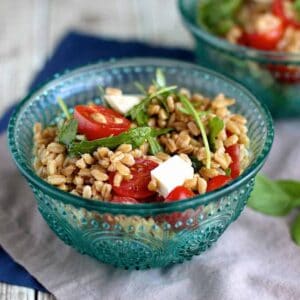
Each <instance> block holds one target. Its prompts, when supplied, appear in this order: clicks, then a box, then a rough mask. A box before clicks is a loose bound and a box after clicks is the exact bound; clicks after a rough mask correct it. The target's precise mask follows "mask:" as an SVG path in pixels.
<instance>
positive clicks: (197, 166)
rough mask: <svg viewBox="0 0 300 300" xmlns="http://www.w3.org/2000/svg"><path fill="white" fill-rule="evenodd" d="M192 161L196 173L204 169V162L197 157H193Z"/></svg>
mask: <svg viewBox="0 0 300 300" xmlns="http://www.w3.org/2000/svg"><path fill="white" fill-rule="evenodd" d="M190 160H191V162H192V167H193V169H194V171H195V173H197V172H198V171H199V170H200V169H201V168H202V167H203V164H202V162H201V161H200V160H199V159H198V158H197V157H196V156H191V157H190Z"/></svg>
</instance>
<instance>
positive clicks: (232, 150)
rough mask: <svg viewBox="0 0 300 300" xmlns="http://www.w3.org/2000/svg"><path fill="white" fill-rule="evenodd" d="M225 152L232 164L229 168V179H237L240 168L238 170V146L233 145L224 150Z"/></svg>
mask: <svg viewBox="0 0 300 300" xmlns="http://www.w3.org/2000/svg"><path fill="white" fill-rule="evenodd" d="M226 152H227V153H228V154H229V155H230V157H231V160H232V163H231V164H230V166H229V168H230V170H231V174H230V176H231V178H233V179H234V178H237V177H238V176H240V172H241V170H240V169H241V168H240V146H239V145H238V144H234V145H232V146H230V147H228V148H227V149H226Z"/></svg>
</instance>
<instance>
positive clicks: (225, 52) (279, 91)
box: [178, 0, 300, 118]
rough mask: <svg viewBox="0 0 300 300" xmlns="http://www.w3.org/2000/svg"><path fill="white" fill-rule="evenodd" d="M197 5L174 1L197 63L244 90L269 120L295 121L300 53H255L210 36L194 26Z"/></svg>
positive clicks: (299, 105) (299, 101)
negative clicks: (262, 107) (261, 104)
mask: <svg viewBox="0 0 300 300" xmlns="http://www.w3.org/2000/svg"><path fill="white" fill-rule="evenodd" d="M201 1H203V0H178V6H179V10H180V13H181V16H182V19H183V21H184V24H185V25H186V27H187V29H188V30H189V32H190V33H191V34H192V36H193V37H194V40H195V46H196V49H195V50H196V58H197V62H198V63H199V64H200V65H203V66H205V67H208V68H210V69H213V70H216V71H218V72H220V73H222V74H224V75H226V76H228V77H231V78H232V79H234V80H236V81H238V82H240V83H241V84H242V85H244V86H245V87H247V88H248V89H249V90H250V91H251V92H252V93H253V94H254V95H255V96H256V97H257V98H258V99H259V100H260V101H262V102H264V103H265V104H266V105H267V106H268V108H269V109H270V111H271V113H272V115H273V117H276V118H284V117H299V116H300V97H299V92H300V53H299V54H297V53H294V54H290V53H289V54H287V53H282V52H274V51H257V50H255V49H250V48H246V47H242V46H239V45H233V44H230V43H229V42H227V41H226V40H225V39H221V38H219V37H217V36H214V35H212V34H210V33H209V32H207V31H206V30H205V29H204V28H201V27H200V26H199V25H198V24H197V14H198V9H199V5H200V3H201ZM295 67H296V68H295ZM297 67H298V68H297ZM291 68H294V69H291Z"/></svg>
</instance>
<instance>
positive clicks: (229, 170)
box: [225, 168, 231, 176]
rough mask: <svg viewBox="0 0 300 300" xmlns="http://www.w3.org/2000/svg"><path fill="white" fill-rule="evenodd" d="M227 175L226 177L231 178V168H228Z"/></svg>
mask: <svg viewBox="0 0 300 300" xmlns="http://www.w3.org/2000/svg"><path fill="white" fill-rule="evenodd" d="M225 175H226V176H231V169H230V168H227V169H226V170H225Z"/></svg>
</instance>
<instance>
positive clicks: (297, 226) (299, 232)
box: [291, 215, 300, 246]
mask: <svg viewBox="0 0 300 300" xmlns="http://www.w3.org/2000/svg"><path fill="white" fill-rule="evenodd" d="M291 235H292V238H293V240H294V241H295V243H296V244H297V245H299V246H300V215H298V217H297V218H296V219H295V221H294V222H293V224H292V227H291Z"/></svg>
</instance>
